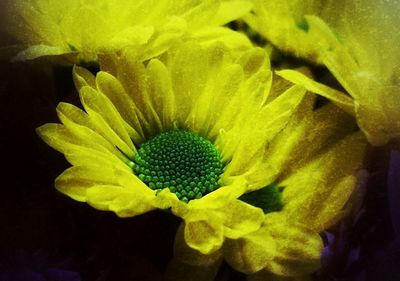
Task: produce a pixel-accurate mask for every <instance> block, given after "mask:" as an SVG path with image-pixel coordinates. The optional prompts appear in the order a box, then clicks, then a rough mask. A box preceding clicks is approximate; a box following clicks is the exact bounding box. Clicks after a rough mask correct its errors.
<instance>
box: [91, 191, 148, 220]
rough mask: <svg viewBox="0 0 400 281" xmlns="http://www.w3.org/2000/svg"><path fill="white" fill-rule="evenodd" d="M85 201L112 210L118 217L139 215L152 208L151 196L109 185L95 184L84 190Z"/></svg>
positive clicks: (99, 207) (96, 206) (102, 208)
mask: <svg viewBox="0 0 400 281" xmlns="http://www.w3.org/2000/svg"><path fill="white" fill-rule="evenodd" d="M86 197H87V202H88V203H89V204H90V205H92V206H93V207H95V208H98V209H100V210H106V211H113V212H115V213H116V214H117V215H118V216H119V217H132V216H137V215H141V214H143V213H146V212H149V211H151V210H153V209H154V206H153V203H152V199H153V198H154V195H153V196H144V195H143V194H140V193H138V192H134V191H132V190H128V189H125V188H121V187H118V186H111V185H100V186H95V187H92V188H90V189H88V190H87V191H86Z"/></svg>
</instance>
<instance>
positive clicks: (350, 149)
mask: <svg viewBox="0 0 400 281" xmlns="http://www.w3.org/2000/svg"><path fill="white" fill-rule="evenodd" d="M364 148H365V141H364V138H363V137H362V136H361V135H360V134H359V133H354V134H351V135H349V136H347V137H346V138H344V139H343V140H341V141H340V142H338V143H337V144H336V145H334V146H333V147H331V148H330V149H328V150H327V151H326V153H322V154H321V155H320V156H319V157H318V158H317V159H315V160H314V161H312V162H310V163H309V164H307V165H304V166H303V167H300V168H298V169H297V171H296V172H295V173H294V174H292V175H290V176H289V177H288V178H287V179H285V180H284V181H283V182H281V185H282V186H284V191H283V203H284V208H283V210H282V212H284V213H286V214H288V217H290V220H292V221H298V222H301V223H304V224H306V225H308V226H309V227H310V228H313V229H314V230H316V231H322V230H323V229H327V228H328V227H329V226H331V225H332V224H334V223H335V222H336V221H335V220H337V219H338V216H337V214H339V213H341V211H342V209H343V208H344V206H345V204H346V203H347V201H348V199H349V198H350V196H351V194H352V192H353V191H354V188H355V184H356V180H357V178H356V174H357V171H358V169H359V168H360V166H361V163H362V159H363V156H364Z"/></svg>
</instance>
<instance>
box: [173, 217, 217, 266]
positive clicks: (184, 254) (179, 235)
mask: <svg viewBox="0 0 400 281" xmlns="http://www.w3.org/2000/svg"><path fill="white" fill-rule="evenodd" d="M174 256H175V257H176V258H177V259H179V260H181V261H183V262H185V263H187V264H191V265H196V266H209V265H212V264H214V263H215V262H217V261H218V260H220V259H221V257H222V253H221V251H215V252H213V253H211V254H209V255H203V254H201V253H200V252H198V251H196V250H194V249H192V248H190V247H189V246H188V245H187V244H186V242H185V238H184V224H181V225H180V226H179V228H178V231H177V232H176V236H175V242H174Z"/></svg>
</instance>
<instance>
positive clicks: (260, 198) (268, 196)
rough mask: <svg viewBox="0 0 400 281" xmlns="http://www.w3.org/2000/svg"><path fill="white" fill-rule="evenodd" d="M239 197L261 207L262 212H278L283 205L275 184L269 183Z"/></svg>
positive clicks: (278, 189) (280, 194)
mask: <svg viewBox="0 0 400 281" xmlns="http://www.w3.org/2000/svg"><path fill="white" fill-rule="evenodd" d="M239 199H240V200H242V201H244V202H246V203H248V204H250V205H253V206H255V207H257V208H261V209H262V210H263V212H264V214H268V213H271V212H279V211H280V210H281V209H282V207H283V203H282V193H281V191H280V188H279V186H277V185H276V184H269V185H267V186H265V187H263V188H261V189H259V190H256V191H252V192H249V193H246V194H243V195H242V196H240V197H239Z"/></svg>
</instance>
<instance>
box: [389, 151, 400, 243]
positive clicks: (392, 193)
mask: <svg viewBox="0 0 400 281" xmlns="http://www.w3.org/2000/svg"><path fill="white" fill-rule="evenodd" d="M387 183H388V201H389V208H390V215H391V221H392V225H393V230H394V232H395V235H396V238H397V239H399V236H400V152H399V151H392V152H391V155H390V166H389V172H388V180H387Z"/></svg>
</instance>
